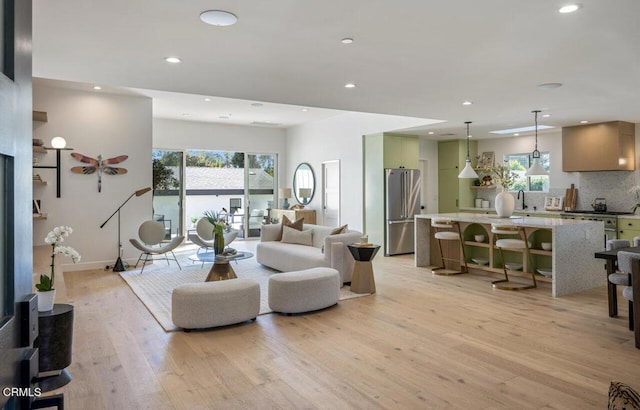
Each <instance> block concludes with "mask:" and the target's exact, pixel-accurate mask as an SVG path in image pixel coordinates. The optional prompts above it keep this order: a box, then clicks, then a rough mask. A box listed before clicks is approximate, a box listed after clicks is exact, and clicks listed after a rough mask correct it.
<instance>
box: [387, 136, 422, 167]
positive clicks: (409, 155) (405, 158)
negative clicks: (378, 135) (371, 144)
mask: <svg viewBox="0 0 640 410" xmlns="http://www.w3.org/2000/svg"><path fill="white" fill-rule="evenodd" d="M419 150H420V143H419V141H418V137H414V136H408V135H394V134H384V160H383V163H384V168H407V169H418V168H419V164H418V160H419V157H418V153H419Z"/></svg>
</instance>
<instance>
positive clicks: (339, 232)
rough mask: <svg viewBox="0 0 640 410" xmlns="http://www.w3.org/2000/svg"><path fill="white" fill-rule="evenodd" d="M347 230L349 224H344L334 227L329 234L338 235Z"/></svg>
mask: <svg viewBox="0 0 640 410" xmlns="http://www.w3.org/2000/svg"><path fill="white" fill-rule="evenodd" d="M347 230H349V224H344V225H342V226H339V227H337V228H335V229H334V230H333V231H331V233H330V234H329V235H338V234H341V233H346V232H347Z"/></svg>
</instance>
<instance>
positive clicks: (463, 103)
mask: <svg viewBox="0 0 640 410" xmlns="http://www.w3.org/2000/svg"><path fill="white" fill-rule="evenodd" d="M471 104H473V102H471V101H463V102H462V105H471Z"/></svg>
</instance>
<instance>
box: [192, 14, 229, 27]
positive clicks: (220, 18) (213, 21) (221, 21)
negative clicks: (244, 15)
mask: <svg viewBox="0 0 640 410" xmlns="http://www.w3.org/2000/svg"><path fill="white" fill-rule="evenodd" d="M200 20H202V22H203V23H207V24H210V25H212V26H218V27H226V26H233V25H234V24H236V23H237V22H238V17H237V16H236V15H235V14H233V13H229V12H228V11H224V10H207V11H203V12H202V13H200Z"/></svg>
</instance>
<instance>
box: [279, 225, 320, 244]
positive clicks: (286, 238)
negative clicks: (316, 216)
mask: <svg viewBox="0 0 640 410" xmlns="http://www.w3.org/2000/svg"><path fill="white" fill-rule="evenodd" d="M282 242H284V243H297V244H300V245H307V246H312V245H313V229H307V230H306V231H298V230H297V229H293V228H290V227H288V226H283V227H282Z"/></svg>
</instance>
